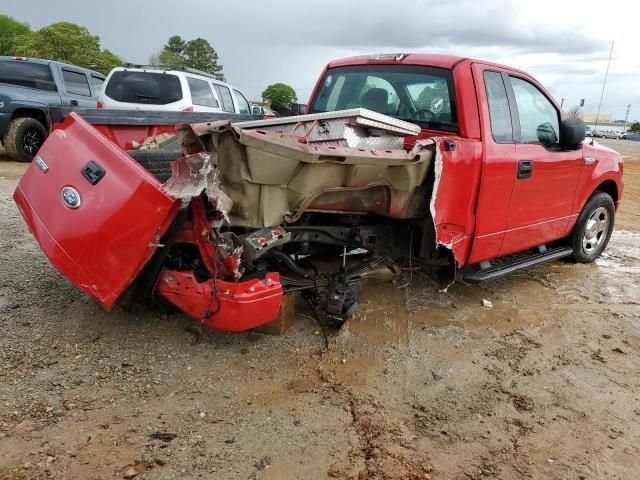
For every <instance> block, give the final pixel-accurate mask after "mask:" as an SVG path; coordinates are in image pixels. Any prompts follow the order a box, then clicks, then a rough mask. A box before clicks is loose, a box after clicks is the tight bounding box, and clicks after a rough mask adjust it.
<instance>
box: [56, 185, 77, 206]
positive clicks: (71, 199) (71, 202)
mask: <svg viewBox="0 0 640 480" xmlns="http://www.w3.org/2000/svg"><path fill="white" fill-rule="evenodd" d="M60 198H61V199H62V203H64V205H65V207H68V208H71V209H72V210H75V209H76V208H78V207H79V206H80V203H81V200H80V193H79V192H78V191H77V190H76V189H75V188H73V187H64V188H63V189H62V190H61V191H60Z"/></svg>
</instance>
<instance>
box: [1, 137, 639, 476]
mask: <svg viewBox="0 0 640 480" xmlns="http://www.w3.org/2000/svg"><path fill="white" fill-rule="evenodd" d="M602 143H606V144H608V145H613V146H614V148H617V149H619V150H620V151H621V152H622V153H623V154H624V155H625V157H626V158H625V159H626V161H627V163H626V165H625V183H626V192H625V198H624V203H623V207H622V209H621V211H620V212H619V216H618V219H617V227H618V228H617V230H616V231H615V233H614V235H613V237H612V240H611V243H610V245H609V248H608V249H607V251H606V253H605V255H604V256H603V257H602V259H600V260H599V261H598V262H597V263H595V264H592V265H573V264H569V263H563V262H556V263H551V264H547V265H543V266H539V267H537V268H535V269H533V270H531V271H528V272H522V273H518V274H514V275H512V276H510V277H508V278H504V279H501V280H498V281H495V282H492V283H488V284H484V285H482V286H470V285H464V284H462V283H457V284H455V285H454V286H453V287H451V288H450V289H449V291H448V292H447V293H439V292H438V291H437V290H436V289H435V288H433V287H432V286H431V285H430V284H429V283H428V282H427V281H425V280H424V279H423V278H421V277H420V276H418V275H416V276H415V277H414V278H413V280H412V282H411V283H410V284H409V285H408V286H406V287H404V288H401V287H403V285H402V284H394V283H389V281H378V282H371V283H370V284H369V285H368V288H367V289H366V290H365V292H366V293H365V299H364V303H363V305H362V307H361V309H360V311H359V313H358V314H357V316H356V318H354V319H353V320H352V321H350V322H349V323H348V324H347V325H346V326H345V327H344V328H343V329H342V330H341V331H340V332H339V333H338V334H334V335H331V337H330V341H329V344H330V345H329V352H328V353H324V354H323V353H321V348H322V345H323V343H322V336H321V335H320V332H319V330H318V327H317V325H316V324H315V323H314V322H313V321H312V320H310V319H309V318H307V317H304V316H300V317H299V318H298V321H297V323H296V324H295V325H294V326H293V328H292V329H291V330H290V331H289V332H287V333H285V334H283V335H281V336H265V335H260V334H257V333H242V334H226V333H210V334H207V335H205V337H204V338H203V339H202V340H201V341H200V342H199V343H195V344H194V338H195V337H194V335H193V333H192V332H191V331H189V326H190V325H191V322H190V321H189V320H188V319H187V318H186V317H185V316H183V315H181V314H177V313H172V312H167V311H164V310H162V309H155V310H140V311H138V312H125V311H123V310H121V309H118V308H116V309H115V310H114V311H113V312H111V313H106V312H103V311H102V310H101V309H100V308H99V307H98V306H97V305H96V304H95V303H94V302H93V301H92V300H90V299H88V298H86V297H85V296H83V295H82V294H80V293H79V292H78V291H77V290H76V289H75V288H74V287H73V286H72V285H70V284H69V283H68V282H67V281H66V280H65V279H64V278H62V277H61V276H60V275H59V274H58V273H57V272H56V271H55V270H54V269H53V268H52V267H51V266H50V265H49V263H48V261H47V260H46V258H45V257H44V256H43V255H42V253H41V252H40V250H39V248H38V247H37V245H36V244H35V242H34V240H33V239H32V237H31V236H30V234H29V233H28V231H27V229H26V227H25V226H24V223H23V222H22V219H21V217H20V216H19V214H18V212H17V210H16V208H15V206H14V204H13V203H12V201H11V199H10V195H11V193H12V190H13V188H14V187H15V184H16V182H17V180H18V179H19V177H20V175H21V174H22V172H23V171H24V168H25V166H24V165H21V164H17V163H10V162H0V232H2V233H1V234H0V328H1V329H2V336H1V337H0V477H6V478H10V479H14V478H15V479H20V478H38V479H39V478H68V479H79V478H96V479H103V478H104V479H107V478H123V477H126V478H131V477H135V478H140V479H142V478H146V479H177V478H220V479H316V478H327V477H329V478H339V479H387V478H388V479H428V478H432V479H485V478H499V479H522V478H535V479H602V478H616V479H636V478H639V477H640V218H639V212H640V142H624V141H605V140H603V141H602ZM483 299H486V300H489V301H490V302H492V304H493V307H492V308H487V307H483V306H482V300H483Z"/></svg>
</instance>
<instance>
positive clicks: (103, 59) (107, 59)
mask: <svg viewBox="0 0 640 480" xmlns="http://www.w3.org/2000/svg"><path fill="white" fill-rule="evenodd" d="M122 63H123V62H122V59H121V58H120V57H119V56H117V55H116V54H115V53H113V52H112V51H111V50H109V49H107V48H105V49H104V50H103V51H102V52H100V56H99V57H98V61H97V62H96V64H95V65H96V66H95V67H94V68H93V69H94V70H97V71H98V72H102V73H108V72H110V71H111V70H113V69H114V68H116V67H121V66H122Z"/></svg>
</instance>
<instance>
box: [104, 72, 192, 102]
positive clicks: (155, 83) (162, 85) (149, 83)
mask: <svg viewBox="0 0 640 480" xmlns="http://www.w3.org/2000/svg"><path fill="white" fill-rule="evenodd" d="M104 93H105V95H107V96H108V97H109V98H112V99H114V100H115V101H116V102H126V103H144V104H149V105H167V104H169V103H174V102H177V101H178V100H181V99H182V87H181V86H180V79H179V78H178V76H177V75H172V74H170V73H155V72H136V71H128V70H119V71H117V72H113V74H112V75H111V77H110V78H109V81H108V82H107V86H106V87H105V91H104Z"/></svg>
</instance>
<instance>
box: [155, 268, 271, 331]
mask: <svg viewBox="0 0 640 480" xmlns="http://www.w3.org/2000/svg"><path fill="white" fill-rule="evenodd" d="M212 282H213V281H212V280H209V281H206V282H202V283H198V282H197V281H196V279H195V278H194V276H193V274H192V273H190V272H175V271H164V272H163V273H162V274H161V275H160V279H159V280H158V286H157V290H158V292H159V293H160V294H161V295H162V296H164V297H165V298H166V299H167V300H169V301H170V302H171V303H173V304H174V305H175V306H176V307H178V308H179V309H180V310H182V311H183V312H185V313H186V314H187V315H189V316H190V317H192V318H194V319H196V320H198V321H200V322H202V323H203V324H204V325H206V326H207V327H209V328H212V329H215V330H230V331H241V330H248V329H250V328H255V327H259V326H260V325H264V324H265V323H268V322H271V321H273V320H275V319H276V317H277V316H278V312H279V311H280V304H281V303H282V286H281V285H280V275H279V274H278V273H267V275H266V277H265V279H264V280H259V279H253V280H247V281H246V282H225V281H222V280H217V281H216V290H217V295H216V293H214V289H213V288H212Z"/></svg>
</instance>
